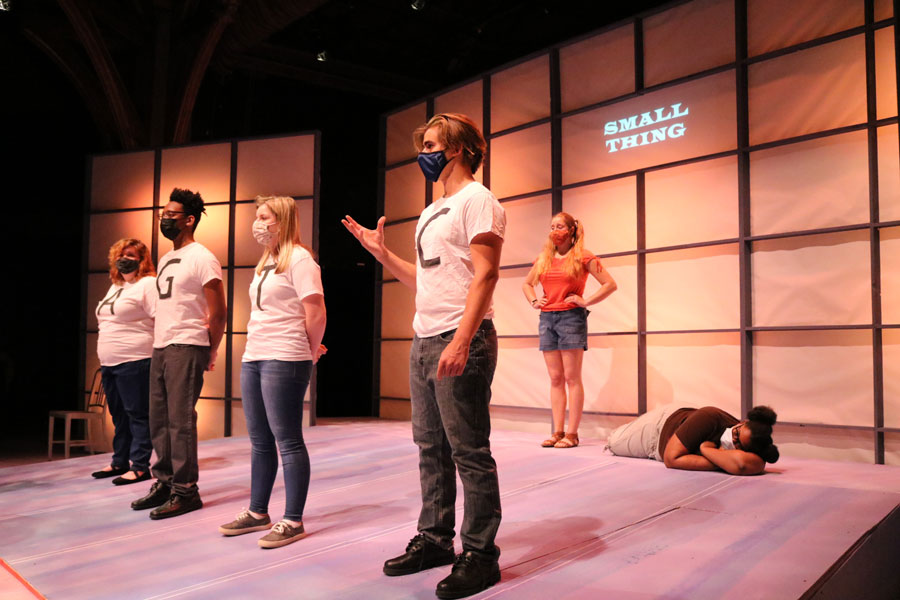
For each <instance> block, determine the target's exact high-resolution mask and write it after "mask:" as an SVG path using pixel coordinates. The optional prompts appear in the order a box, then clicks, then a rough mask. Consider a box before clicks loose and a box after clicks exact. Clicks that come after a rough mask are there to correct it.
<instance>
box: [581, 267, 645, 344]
mask: <svg viewBox="0 0 900 600" xmlns="http://www.w3.org/2000/svg"><path fill="white" fill-rule="evenodd" d="M601 262H602V263H603V268H604V269H606V270H607V272H609V274H610V275H611V276H612V278H613V279H615V280H616V284H617V285H618V288H617V289H616V291H615V292H613V293H612V295H611V296H607V297H606V300H603V301H601V302H600V303H599V304H594V305H593V306H591V307H590V308H589V310H590V311H591V314H590V316H589V317H588V333H606V332H608V331H615V332H620V331H637V255H635V254H629V255H626V256H616V257H610V258H603V259H601ZM598 289H600V283H599V282H598V281H597V280H596V279H594V278H593V277H591V276H589V277H588V281H587V285H586V286H585V287H584V295H585V297H588V296H590V295H591V294H593V293H594V292H596V291H597V290H598Z"/></svg>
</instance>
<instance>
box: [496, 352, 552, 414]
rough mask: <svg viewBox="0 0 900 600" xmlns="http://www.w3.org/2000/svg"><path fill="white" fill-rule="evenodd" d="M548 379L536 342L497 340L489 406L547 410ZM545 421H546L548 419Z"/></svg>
mask: <svg viewBox="0 0 900 600" xmlns="http://www.w3.org/2000/svg"><path fill="white" fill-rule="evenodd" d="M549 389H550V379H549V377H548V376H547V365H546V364H544V356H543V354H541V352H540V351H539V350H538V338H537V337H533V338H505V339H503V338H501V339H500V356H499V358H498V360H497V370H496V372H495V373H494V381H493V383H492V384H491V404H494V405H499V406H530V407H533V408H546V409H547V410H548V414H549V410H550V400H549ZM548 418H549V417H548Z"/></svg>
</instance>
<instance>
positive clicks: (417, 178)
mask: <svg viewBox="0 0 900 600" xmlns="http://www.w3.org/2000/svg"><path fill="white" fill-rule="evenodd" d="M426 184H427V181H425V178H424V177H422V170H421V169H420V168H419V164H418V163H411V164H408V165H403V166H402V167H395V168H393V169H388V170H387V171H385V172H384V216H385V217H386V218H387V220H388V222H390V221H396V220H398V219H406V218H409V217H417V216H419V213H421V212H422V210H424V209H425V186H426ZM438 197H440V194H438V195H437V196H434V198H438Z"/></svg>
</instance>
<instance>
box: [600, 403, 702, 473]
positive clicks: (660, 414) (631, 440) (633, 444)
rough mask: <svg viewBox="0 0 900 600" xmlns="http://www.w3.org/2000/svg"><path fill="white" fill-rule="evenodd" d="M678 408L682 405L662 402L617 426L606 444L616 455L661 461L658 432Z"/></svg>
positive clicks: (682, 406)
mask: <svg viewBox="0 0 900 600" xmlns="http://www.w3.org/2000/svg"><path fill="white" fill-rule="evenodd" d="M679 408H684V405H682V404H676V403H672V404H664V405H663V406H660V407H659V408H654V409H653V410H651V411H647V412H645V413H644V414H642V415H641V416H639V417H638V418H637V419H635V420H634V421H631V422H630V423H625V424H624V425H622V426H621V427H617V428H616V429H615V430H614V431H613V432H612V433H611V434H609V441H608V442H607V444H606V445H607V446H608V447H609V449H610V451H611V452H612V453H613V454H615V455H616V456H628V457H631V458H652V459H653V460H659V461H661V460H662V456H660V455H659V434H660V433H661V432H662V428H663V425H665V424H666V421H667V420H668V419H669V417H671V416H672V413H674V412H675V411H676V410H678V409H679Z"/></svg>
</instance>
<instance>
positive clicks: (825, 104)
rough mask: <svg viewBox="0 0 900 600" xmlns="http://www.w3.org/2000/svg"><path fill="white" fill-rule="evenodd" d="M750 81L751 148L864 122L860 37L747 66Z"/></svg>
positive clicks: (862, 62) (863, 47) (864, 80)
mask: <svg viewBox="0 0 900 600" xmlns="http://www.w3.org/2000/svg"><path fill="white" fill-rule="evenodd" d="M786 4H787V3H786ZM748 79H749V86H750V91H749V94H750V143H751V144H761V143H763V142H769V141H772V140H780V139H784V138H788V137H793V136H797V135H803V134H807V133H815V132H817V131H824V130H826V129H833V128H835V127H841V126H844V125H853V124H855V123H862V122H864V121H865V120H866V61H865V46H864V40H863V36H862V35H857V36H854V37H851V38H845V39H842V40H838V41H836V42H831V43H830V44H825V45H824V46H816V47H814V48H809V49H807V50H801V51H799V52H794V53H792V54H787V55H784V56H779V57H778V58H773V59H771V60H767V61H764V62H760V63H754V64H751V65H750V66H749V70H748Z"/></svg>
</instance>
